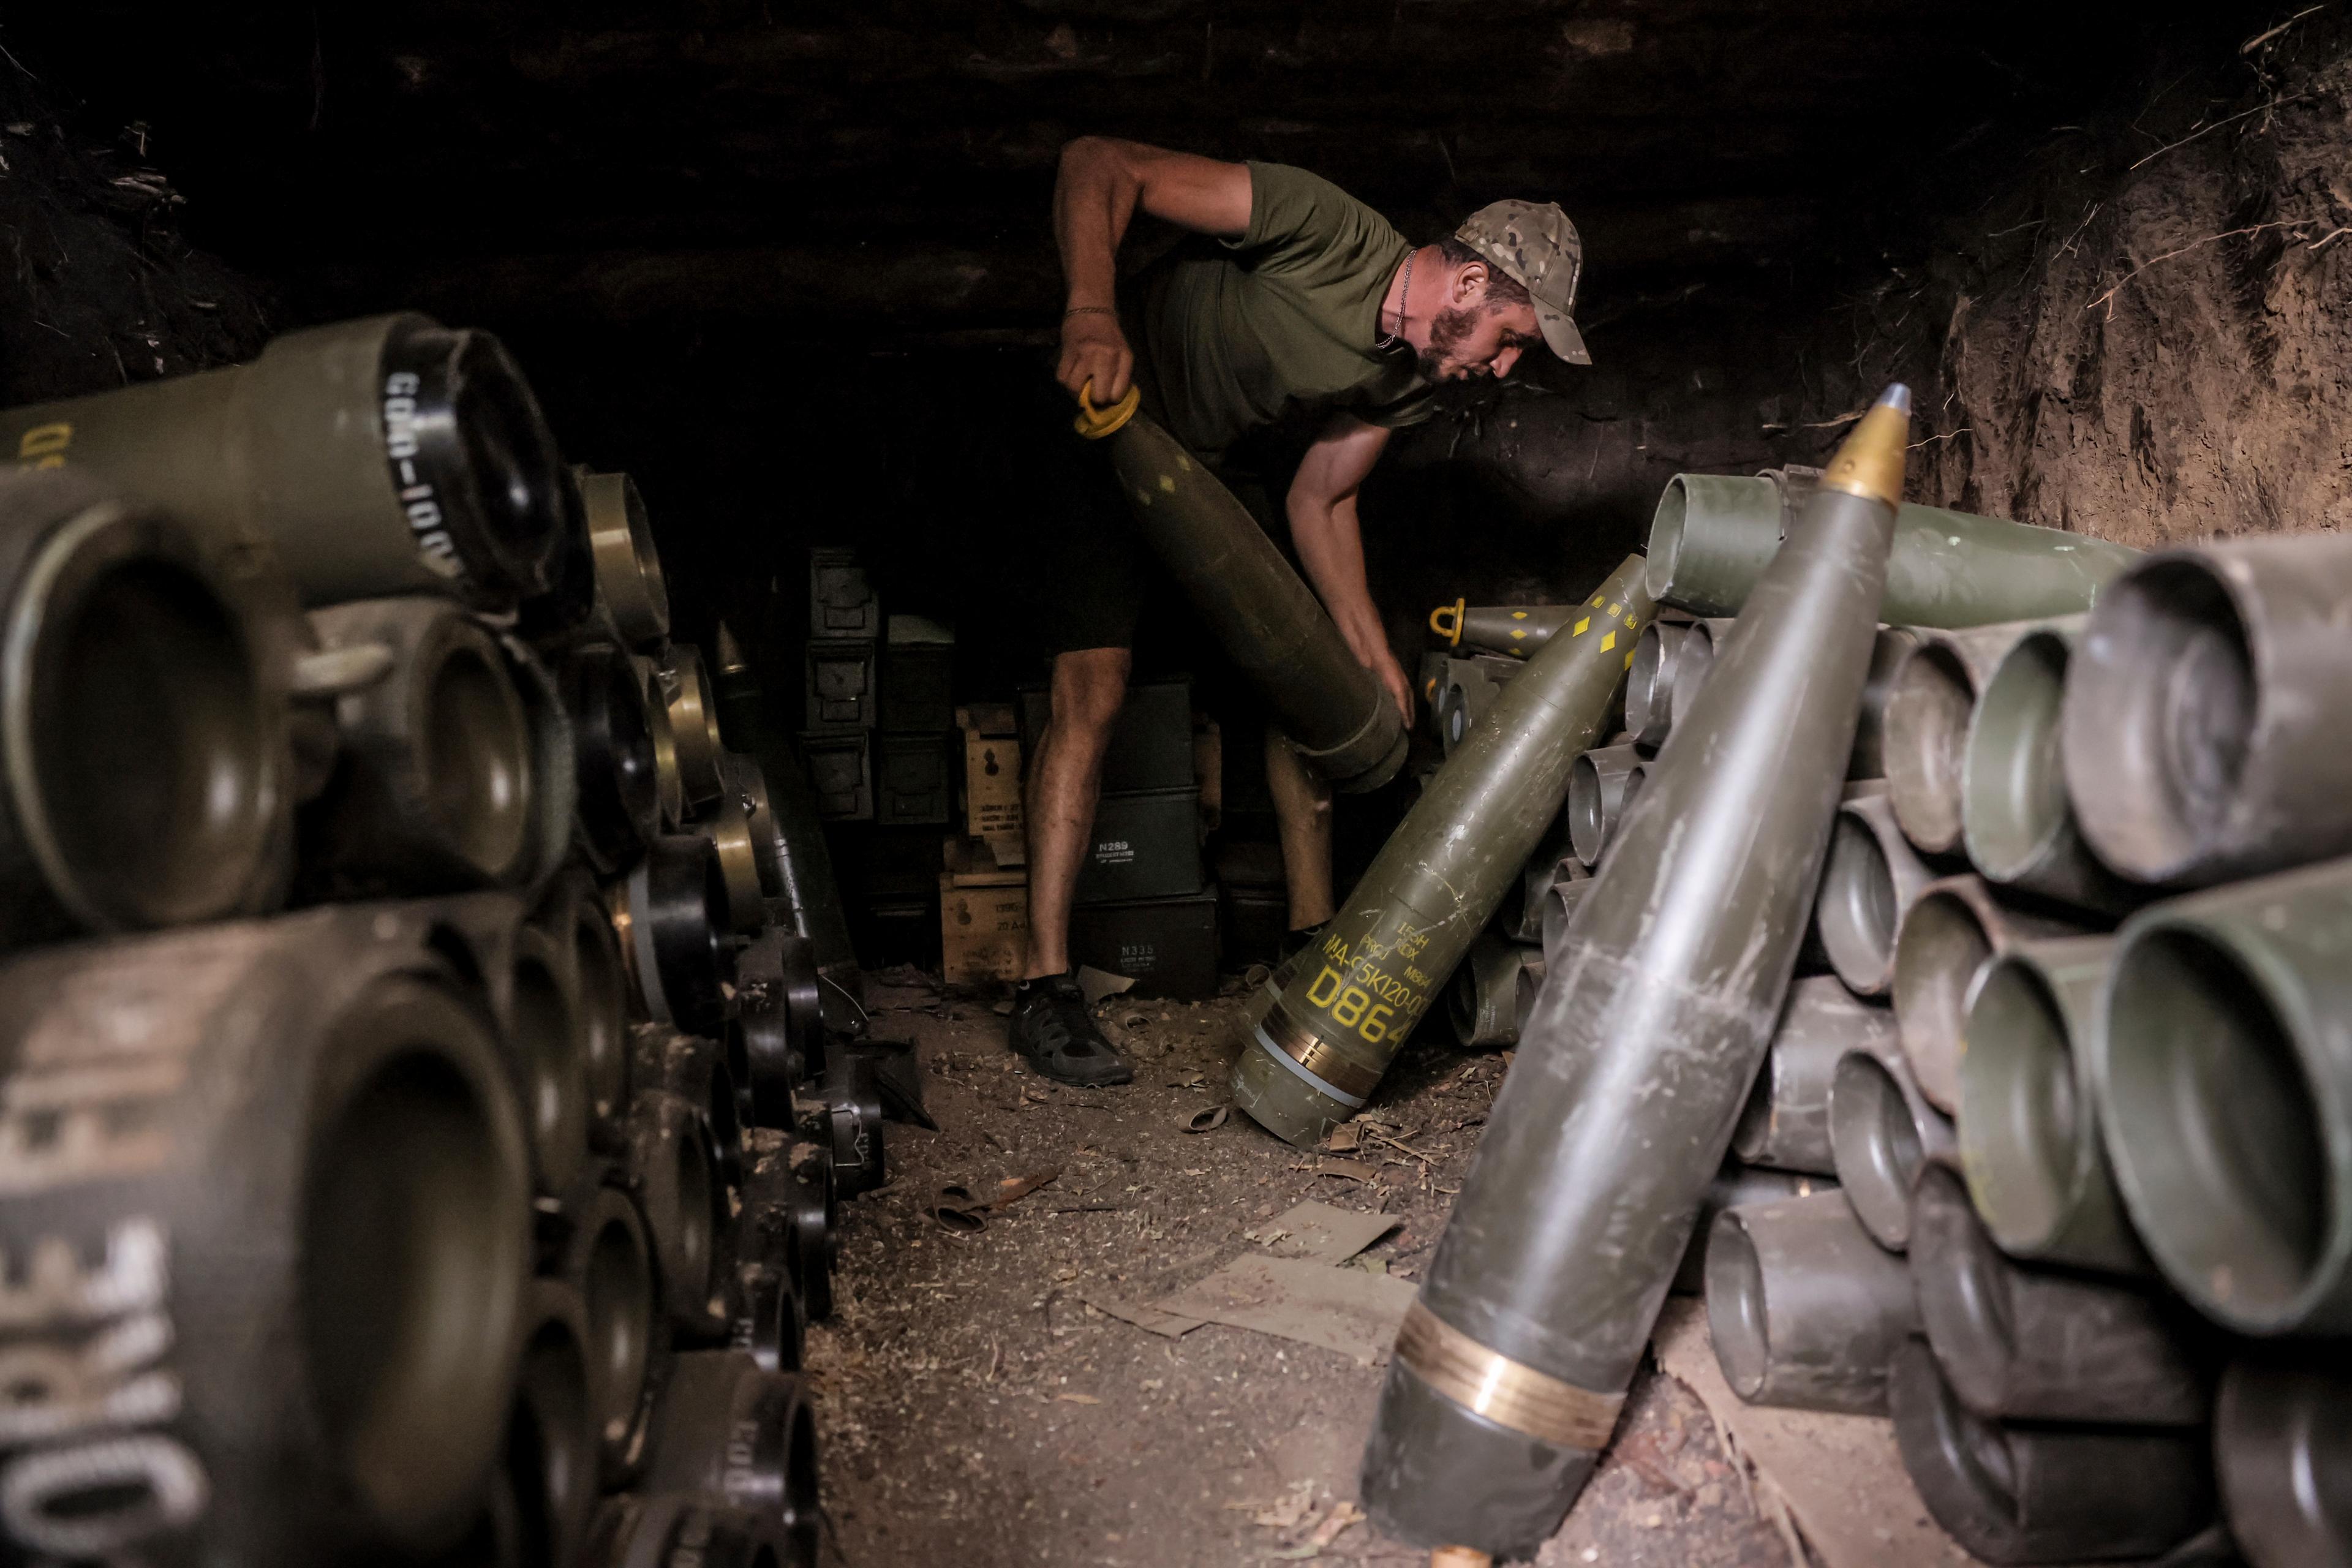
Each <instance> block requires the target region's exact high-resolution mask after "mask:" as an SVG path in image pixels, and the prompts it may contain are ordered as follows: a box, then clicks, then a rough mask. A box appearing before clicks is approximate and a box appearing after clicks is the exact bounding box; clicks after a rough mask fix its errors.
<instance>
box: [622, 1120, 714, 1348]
mask: <svg viewBox="0 0 2352 1568" xmlns="http://www.w3.org/2000/svg"><path fill="white" fill-rule="evenodd" d="M628 1180H629V1185H630V1190H631V1191H632V1192H633V1193H634V1194H635V1196H636V1200H637V1207H638V1210H639V1212H640V1213H642V1214H643V1215H645V1221H646V1236H647V1237H648V1238H649V1239H650V1240H651V1241H652V1243H653V1251H654V1260H655V1263H656V1268H657V1275H656V1277H657V1278H658V1279H660V1281H661V1304H662V1312H663V1314H664V1315H665V1316H666V1317H667V1319H668V1320H669V1321H670V1324H671V1326H672V1327H674V1328H676V1329H677V1331H678V1332H680V1333H682V1334H689V1335H698V1336H701V1337H703V1338H706V1339H715V1338H718V1337H719V1336H720V1335H722V1334H724V1333H725V1332H726V1331H727V1323H726V1315H725V1304H724V1302H722V1301H721V1300H719V1286H720V1280H719V1258H720V1255H721V1254H722V1252H723V1251H724V1247H723V1246H722V1244H721V1243H722V1238H723V1237H724V1235H725V1233H726V1230H727V1227H728V1226H729V1224H730V1221H731V1219H732V1215H731V1212H730V1208H729V1205H728V1201H727V1184H726V1183H725V1182H724V1181H723V1180H722V1179H721V1178H720V1176H719V1154H718V1151H717V1149H716V1148H715V1147H714V1146H713V1145H712V1142H711V1137H710V1118H709V1114H708V1113H707V1111H706V1110H705V1109H704V1108H703V1107H702V1106H701V1105H698V1104H697V1103H695V1102H694V1101H693V1100H688V1099H687V1098H686V1097H685V1096H683V1095H680V1094H674V1093H672V1092H670V1091H669V1090H668V1089H639V1090H638V1091H637V1093H636V1096H635V1099H633V1100H631V1101H630V1104H629V1154H628Z"/></svg>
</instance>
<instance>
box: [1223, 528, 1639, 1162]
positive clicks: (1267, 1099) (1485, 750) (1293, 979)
mask: <svg viewBox="0 0 2352 1568" xmlns="http://www.w3.org/2000/svg"><path fill="white" fill-rule="evenodd" d="M1641 565H1642V563H1641V560H1640V558H1639V557H1638V556H1630V557H1628V558H1627V559H1626V561H1625V562H1624V563H1623V564H1622V565H1620V566H1619V567H1618V568H1617V570H1616V571H1615V572H1613V573H1612V574H1610V576H1609V578H1608V580H1607V581H1606V582H1604V583H1603V584H1601V587H1600V588H1599V589H1598V590H1597V591H1596V592H1595V593H1593V594H1592V595H1591V596H1590V597H1589V599H1588V600H1587V602H1586V605H1585V614H1584V615H1582V616H1579V617H1578V618H1577V619H1576V621H1574V622H1573V623H1571V624H1570V628H1569V631H1568V633H1567V635H1566V636H1563V637H1554V638H1553V639H1552V640H1551V641H1550V642H1549V644H1547V645H1545V647H1544V648H1543V651H1541V652H1540V653H1538V654H1537V655H1536V657H1535V658H1531V659H1529V660H1528V663H1527V665H1526V667H1525V668H1523V669H1521V670H1520V672H1519V674H1518V676H1517V679H1514V680H1513V681H1512V682H1511V684H1510V685H1509V687H1508V688H1507V689H1505V691H1504V693H1503V696H1502V700H1501V701H1500V702H1499V703H1498V704H1497V705H1496V709H1495V710H1494V711H1493V712H1492V713H1490V714H1488V715H1487V717H1486V721H1484V722H1483V723H1481V724H1480V725H1479V726H1478V728H1477V729H1476V730H1475V731H1474V732H1473V733H1472V735H1471V737H1470V739H1469V741H1468V742H1466V743H1465V745H1464V746H1463V747H1462V748H1461V749H1459V750H1458V751H1456V752H1454V755H1453V756H1452V757H1450V758H1448V759H1447V761H1446V763H1445V766H1444V768H1443V769H1442V770H1441V771H1440V772H1439V773H1438V774H1437V777H1436V778H1435V779H1434V780H1433V782H1432V783H1431V784H1430V786H1429V787H1428V788H1427V789H1426V790H1424V791H1423V793H1422V796H1421V798H1420V799H1419V800H1418V801H1416V802H1414V803H1413V806H1412V810H1411V811H1410V812H1408V813H1407V814H1406V815H1405V819H1404V821H1403V823H1402V825H1400V826H1398V828H1397V830H1396V832H1395V833H1394V834H1392V835H1391V836H1390V838H1389V841H1388V843H1387V845H1386V846H1385V847H1382V849H1381V853H1380V856H1379V858H1376V859H1375V860H1374V861H1373V862H1372V865H1371V867H1370V869H1369V870H1367V871H1366V872H1365V873H1364V875H1363V876H1362V878H1361V879H1359V880H1358V882H1357V884H1356V888H1355V891H1354V892H1353V893H1352V894H1350V895H1349V899H1348V901H1347V903H1346V905H1345V906H1344V907H1342V908H1341V910H1340V911H1339V914H1338V916H1337V917H1335V918H1334V919H1333V920H1332V921H1331V922H1330V923H1329V924H1328V926H1326V927H1325V928H1324V931H1323V935H1322V936H1321V938H1320V939H1319V940H1318V942H1315V943H1314V944H1313V945H1311V946H1309V947H1307V948H1305V949H1302V950H1301V951H1300V952H1297V954H1294V955H1293V956H1292V957H1291V958H1290V959H1288V960H1286V962H1285V963H1283V964H1282V966H1281V967H1280V968H1279V969H1278V970H1276V972H1275V974H1274V976H1273V979H1272V981H1271V983H1270V987H1269V988H1270V990H1271V992H1272V994H1273V997H1274V1000H1273V1003H1272V1005H1271V1007H1270V1008H1269V1009H1268V1011H1267V1012H1266V1013H1265V1016H1264V1018H1263V1019H1262V1020H1261V1021H1259V1022H1258V1023H1256V1024H1255V1026H1253V1028H1252V1030H1251V1036H1250V1038H1249V1039H1248V1040H1247V1041H1246V1042H1245V1043H1244V1046H1243V1047H1242V1054H1241V1057H1240V1058H1239V1059H1238V1060H1237V1061H1236V1062H1235V1063H1234V1072H1233V1090H1234V1102H1235V1103H1236V1104H1238V1105H1239V1106H1240V1107H1241V1108H1242V1110H1244V1111H1246V1112H1248V1114H1249V1115H1250V1116H1252V1117H1253V1118H1255V1120H1256V1121H1258V1122H1259V1124H1260V1125H1262V1126H1264V1127H1265V1128H1266V1129H1267V1130H1268V1131H1272V1132H1273V1133H1275V1134H1276V1136H1277V1137H1280V1138H1284V1139H1286V1140H1288V1141H1289V1142H1293V1143H1297V1144H1298V1145H1300V1146H1301V1147H1306V1146H1307V1145H1309V1144H1312V1143H1316V1142H1320V1141H1321V1140H1322V1138H1323V1136H1324V1135H1325V1134H1326V1133H1327V1132H1328V1131H1329V1130H1330V1129H1331V1128H1333V1127H1335V1126H1337V1125H1338V1124H1339V1123H1340V1122H1342V1121H1346V1120H1347V1119H1348V1118H1349V1117H1350V1116H1352V1115H1354V1114H1355V1113H1356V1111H1357V1110H1359V1109H1360V1108H1361V1107H1362V1106H1363V1104H1364V1101H1365V1100H1366V1099H1367V1098H1368V1097H1370V1094H1371V1092H1372V1089H1374V1088H1375V1087H1376V1086H1377V1085H1378V1084H1379V1082H1380V1079H1381V1073H1383V1072H1384V1071H1386V1070H1387V1068H1388V1064H1389V1062H1390V1060H1391V1058H1393V1057H1394V1056H1395V1055H1396V1052H1397V1049H1398V1047H1401V1046H1402V1044H1403V1043H1404V1038H1405V1037H1406V1036H1407V1035H1409V1034H1411V1033H1412V1028H1413V1026H1414V1025H1415V1024H1417V1023H1419V1022H1420V1020H1421V1017H1422V1015H1423V1014H1424V1013H1426V1012H1427V1011H1428V1010H1429V1009H1430V1007H1431V1006H1432V1005H1433V1004H1434V1003H1435V1002H1436V1001H1437V999H1438V995H1439V993H1440V991H1441V989H1442V988H1443V987H1444V984H1445V982H1446V980H1447V978H1448V977H1449V976H1450V975H1451V974H1452V973H1454V965H1455V964H1456V963H1460V962H1461V959H1462V956H1463V954H1464V953H1465V952H1467V951H1468V949H1469V947H1470V944H1471V943H1472V942H1473V941H1475V939H1476V937H1477V934H1478V932H1479V931H1480V930H1481V928H1483V927H1484V926H1485V925H1486V921H1487V918H1488V917H1489V916H1490V915H1492V914H1493V913H1494V911H1495V909H1496V906H1497V905H1498V904H1500V903H1501V902H1502V899H1503V894H1504V891H1505V889H1507V887H1508V886H1509V884H1510V881H1511V879H1513V878H1515V877H1516V876H1517V875H1518V874H1519V871H1520V868H1522V867H1523V866H1524V865H1525V864H1526V863H1527V858H1528V855H1529V853H1530V852H1532V851H1533V850H1534V848H1535V847H1536V845H1537V844H1538V842H1539V841H1540V840H1541V839H1542V837H1543V835H1544V833H1545V831H1546V830H1547V829H1548V828H1549V826H1550V825H1551V823H1552V820H1553V818H1554V816H1556V814H1557V813H1558V812H1559V805H1560V799H1561V797H1562V796H1563V795H1565V794H1566V793H1567V790H1568V775H1569V767H1570V763H1572V762H1573V761H1574V759H1575V757H1576V755H1577V753H1578V752H1581V751H1583V750H1584V749H1585V748H1586V747H1587V746H1589V745H1590V744H1591V742H1592V740H1593V738H1594V736H1595V735H1596V734H1597V733H1598V732H1599V731H1600V728H1601V723H1602V721H1603V720H1604V719H1605V718H1606V716H1607V713H1608V709H1609V704H1610V700H1611V698H1612V696H1613V695H1614V694H1615V692H1616V689H1617V685H1618V683H1619V682H1620V681H1621V680H1622V679H1624V675H1625V663H1626V660H1628V659H1629V658H1632V657H1633V639H1634V638H1635V637H1636V636H1638V635H1639V633H1640V631H1641V628H1642V626H1643V623H1645V622H1646V621H1647V620H1648V618H1649V613H1650V605H1649V601H1648V600H1647V599H1646V598H1643V597H1642V595H1641Z"/></svg>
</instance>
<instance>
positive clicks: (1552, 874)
mask: <svg viewBox="0 0 2352 1568" xmlns="http://www.w3.org/2000/svg"><path fill="white" fill-rule="evenodd" d="M1571 863H1573V862H1572V861H1571ZM1559 864H1560V856H1559V846H1558V845H1557V844H1551V845H1546V846H1543V847H1538V849H1537V850H1536V852H1535V853H1534V854H1532V855H1530V856H1528V863H1527V865H1526V866H1524V867H1522V868H1520V871H1519V879H1518V880H1517V882H1515V883H1513V884H1512V885H1511V886H1510V888H1508V889H1507V890H1506V891H1505V892H1504V894H1503V907H1502V908H1501V909H1500V910H1496V912H1495V923H1494V925H1493V927H1492V930H1493V931H1494V932H1495V934H1496V935H1497V936H1500V937H1501V938H1502V939H1503V940H1504V941H1506V942H1528V943H1539V942H1542V941H1543V913H1544V900H1545V899H1547V898H1549V896H1550V894H1551V885H1552V883H1553V882H1554V881H1555V880H1557V879H1558V878H1559ZM1583 870H1584V868H1582V867H1581V866H1579V867H1577V871H1578V873H1579V874H1580V875H1581V874H1582V872H1583Z"/></svg>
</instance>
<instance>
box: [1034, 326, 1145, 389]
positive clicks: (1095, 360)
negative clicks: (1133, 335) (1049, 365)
mask: <svg viewBox="0 0 2352 1568" xmlns="http://www.w3.org/2000/svg"><path fill="white" fill-rule="evenodd" d="M1134 374H1135V351H1134V350H1133V349H1131V348H1129V347H1128V346H1127V334H1126V333H1125V332H1122V331H1119V330H1118V317H1117V316H1106V315H1103V314H1102V313H1100V312H1099V311H1095V310H1087V311H1083V312H1081V313H1080V314H1078V315H1075V316H1065V317H1064V318H1062V360H1061V363H1060V365H1059V366H1058V367H1057V368H1056V369H1055V373H1054V379H1055V380H1056V381H1058V382H1060V383H1061V384H1063V385H1064V386H1066V387H1067V388H1068V389H1069V391H1070V395H1072V396H1074V397H1075V396H1076V395H1079V394H1080V393H1082V392H1085V391H1086V385H1087V383H1088V382H1089V381H1091V382H1093V383H1094V390H1093V391H1092V392H1091V393H1087V396H1089V397H1091V398H1092V399H1093V400H1094V405H1095V406H1096V407H1097V408H1101V407H1105V406H1107V405H1110V404H1113V403H1117V402H1118V400H1119V399H1120V398H1122V397H1125V396H1126V395H1127V388H1128V384H1129V380H1130V379H1131V378H1132V377H1133V375H1134Z"/></svg>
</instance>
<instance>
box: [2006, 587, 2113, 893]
mask: <svg viewBox="0 0 2352 1568" xmlns="http://www.w3.org/2000/svg"><path fill="white" fill-rule="evenodd" d="M2077 636H2078V629H2077V628H2075V627H2074V626H2072V625H2071V624H2069V623H2063V622H2062V623H2057V624H2054V625H2051V626H2041V627H2037V628H2036V629H2034V630H2032V631H2030V632H2027V633H2026V634H2025V635H2024V636H2023V637H2020V638H2018V639H2017V641H2016V642H2014V643H2012V644H2011V645H2010V647H2009V650H2008V651H2007V652H2005V653H2003V654H2002V655H2001V656H2000V659H1999V660H1998V661H1997V662H1995V664H1994V665H1993V666H1992V668H1991V670H1990V673H1989V674H1988V676H1987V677H1986V679H1985V681H1984V683H1983V685H1982V687H1981V689H1979V692H1978V695H1977V701H1976V707H1975V710H1974V711H1973V712H1972V713H1971V714H1970V716H1969V734H1968V742H1967V749H1966V757H1965V760H1964V762H1963V763H1962V764H1961V768H1960V836H1961V841H1962V843H1963V844H1964V845H1965V846H1966V847H1967V849H1968V853H1969V861H1970V863H1972V864H1973V865H1974V866H1975V867H1976V868H1977V869H1978V870H1979V871H1980V872H1982V873H1983V874H1984V877H1985V879H1986V880H1988V881H1990V882H1991V883H1993V884H1995V885H1996V886H1999V887H2005V888H2013V889H2016V890H2018V891H2019V892H2021V893H2032V894H2035V895H2038V896H2040V897H2043V898H2049V899H2056V900H2059V901H2061V902H2063V903H2068V904H2074V905H2077V906H2079V907H2081V908H2084V909H2089V910H2124V909H2128V908H2129V907H2130V906H2131V905H2133V904H2134V903H2137V902H2138V901H2140V900H2142V899H2144V898H2145V897H2146V895H2145V893H2141V892H2136V891H2135V890H2133V889H2131V888H2130V887H2129V886H2128V885H2127V884H2126V883H2125V882H2124V881H2123V879H2121V878H2119V877H2117V876H2116V874H2115V873H2114V872H2113V871H2110V870H2109V869H2107V868H2106V867H2105V865H2104V864H2102V863H2101V862H2100V860H2099V858H2097V857H2096V856H2095V855H2093V854H2092V853H2091V848H2090V846H2089V845H2088V844H2086V843H2084V839H2083V833H2082V828H2081V827H2080V826H2079V825H2077V824H2076V822H2075V820H2074V804H2073V803H2072V802H2071V801H2069V800H2068V799H2067V798H2066V774H2065V767H2064V763H2063V758H2062V756H2061V754H2060V712H2061V702H2062V700H2063V693H2064V689H2065V684H2066V669H2067V665H2068V661H2069V659H2070V657H2071V650H2072V648H2073V647H2074V641H2075V638H2076V637H2077Z"/></svg>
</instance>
